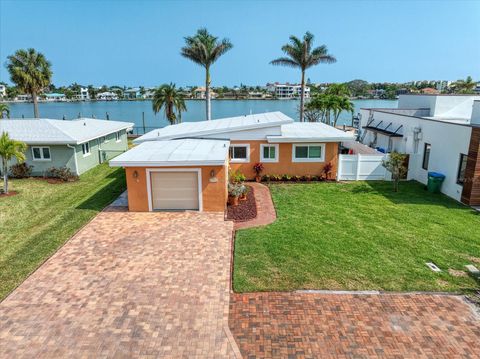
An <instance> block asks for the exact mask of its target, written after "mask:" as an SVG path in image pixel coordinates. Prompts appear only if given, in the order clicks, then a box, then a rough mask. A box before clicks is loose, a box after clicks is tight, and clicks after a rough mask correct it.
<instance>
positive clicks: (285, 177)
mask: <svg viewBox="0 0 480 359" xmlns="http://www.w3.org/2000/svg"><path fill="white" fill-rule="evenodd" d="M291 178H292V176H290V175H287V174H284V175H282V178H281V179H282V180H284V181H290V179H291Z"/></svg>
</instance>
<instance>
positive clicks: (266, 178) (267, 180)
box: [262, 175, 270, 182]
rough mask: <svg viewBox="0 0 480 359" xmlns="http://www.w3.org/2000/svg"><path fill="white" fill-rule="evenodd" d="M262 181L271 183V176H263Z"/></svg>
mask: <svg viewBox="0 0 480 359" xmlns="http://www.w3.org/2000/svg"><path fill="white" fill-rule="evenodd" d="M262 181H264V182H270V175H263V176H262Z"/></svg>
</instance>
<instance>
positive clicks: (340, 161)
mask: <svg viewBox="0 0 480 359" xmlns="http://www.w3.org/2000/svg"><path fill="white" fill-rule="evenodd" d="M341 173H342V155H338V168H337V181H340V180H341Z"/></svg>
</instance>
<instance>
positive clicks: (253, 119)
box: [133, 112, 293, 143]
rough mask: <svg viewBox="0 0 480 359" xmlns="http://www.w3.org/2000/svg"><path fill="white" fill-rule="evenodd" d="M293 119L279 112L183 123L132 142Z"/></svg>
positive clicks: (208, 133) (238, 129) (283, 122)
mask: <svg viewBox="0 0 480 359" xmlns="http://www.w3.org/2000/svg"><path fill="white" fill-rule="evenodd" d="M292 122H293V119H291V118H290V117H288V116H287V115H285V114H283V113H281V112H267V113H261V114H255V115H246V116H237V117H228V118H222V119H218V120H212V121H199V122H184V123H180V124H178V125H171V126H166V127H163V128H159V129H157V130H153V131H150V132H148V133H146V134H145V135H143V136H141V137H139V138H137V139H136V140H134V141H133V142H135V143H141V142H145V141H158V140H172V139H178V138H186V137H190V138H192V137H200V136H205V135H213V134H222V133H228V132H233V131H244V130H250V129H258V128H265V127H274V126H280V125H282V124H286V123H292Z"/></svg>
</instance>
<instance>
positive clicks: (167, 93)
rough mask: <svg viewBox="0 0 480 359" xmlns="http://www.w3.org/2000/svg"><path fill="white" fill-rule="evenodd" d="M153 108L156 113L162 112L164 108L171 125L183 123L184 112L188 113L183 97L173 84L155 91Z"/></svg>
mask: <svg viewBox="0 0 480 359" xmlns="http://www.w3.org/2000/svg"><path fill="white" fill-rule="evenodd" d="M152 107H153V111H154V112H155V113H158V112H160V110H161V109H162V107H163V109H164V111H165V117H166V118H167V120H168V121H169V122H170V124H171V125H174V124H176V123H180V122H182V111H187V107H186V106H185V100H184V99H183V96H182V95H181V93H180V91H178V90H177V89H176V88H175V84H172V83H171V84H170V85H167V84H165V85H162V86H160V87H159V88H158V89H156V90H155V93H154V94H153V101H152Z"/></svg>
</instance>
